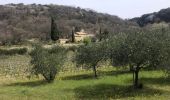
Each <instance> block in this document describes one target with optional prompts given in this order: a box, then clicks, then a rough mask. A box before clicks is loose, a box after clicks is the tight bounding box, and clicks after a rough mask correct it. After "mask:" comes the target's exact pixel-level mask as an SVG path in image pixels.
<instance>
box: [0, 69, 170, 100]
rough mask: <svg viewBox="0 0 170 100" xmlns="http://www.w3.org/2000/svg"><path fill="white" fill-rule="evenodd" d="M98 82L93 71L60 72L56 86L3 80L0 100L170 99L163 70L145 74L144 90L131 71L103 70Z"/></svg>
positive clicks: (141, 75)
mask: <svg viewBox="0 0 170 100" xmlns="http://www.w3.org/2000/svg"><path fill="white" fill-rule="evenodd" d="M99 75H100V77H99V78H98V79H94V78H93V77H92V76H93V74H92V72H91V71H87V72H85V71H84V72H77V73H75V72H74V73H71V72H70V73H60V74H59V75H58V77H57V79H56V80H55V82H54V83H50V84H48V83H46V82H44V81H42V80H41V79H31V80H28V79H24V80H23V79H13V78H1V79H0V100H82V99H84V100H94V99H95V100H106V99H107V100H108V99H110V100H111V99H120V100H127V99H129V100H134V99H135V100H169V99H170V80H169V79H166V78H165V77H164V72H162V71H142V72H141V73H140V80H141V81H140V82H142V83H144V88H143V89H142V90H134V89H133V88H132V87H131V84H132V75H131V73H128V72H122V71H115V69H113V70H111V68H109V69H108V71H107V70H106V69H105V71H103V70H100V71H99Z"/></svg>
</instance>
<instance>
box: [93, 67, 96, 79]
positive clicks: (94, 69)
mask: <svg viewBox="0 0 170 100" xmlns="http://www.w3.org/2000/svg"><path fill="white" fill-rule="evenodd" d="M93 71H94V77H95V78H97V71H96V66H93Z"/></svg>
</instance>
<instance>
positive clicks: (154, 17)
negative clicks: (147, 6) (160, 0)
mask: <svg viewBox="0 0 170 100" xmlns="http://www.w3.org/2000/svg"><path fill="white" fill-rule="evenodd" d="M131 21H134V22H137V23H138V24H139V25H140V26H145V25H147V24H149V23H151V24H153V23H160V22H166V23H169V22H170V8H167V9H162V10H160V11H159V12H154V13H149V14H144V15H142V16H141V17H136V18H133V19H131Z"/></svg>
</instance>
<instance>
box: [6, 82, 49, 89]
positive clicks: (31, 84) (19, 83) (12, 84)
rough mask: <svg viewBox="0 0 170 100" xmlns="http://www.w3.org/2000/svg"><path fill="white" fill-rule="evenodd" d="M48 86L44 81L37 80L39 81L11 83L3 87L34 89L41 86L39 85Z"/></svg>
mask: <svg viewBox="0 0 170 100" xmlns="http://www.w3.org/2000/svg"><path fill="white" fill-rule="evenodd" d="M46 84H49V83H48V82H46V81H44V80H39V81H31V82H17V83H11V84H7V85H5V86H27V87H36V86H41V85H46Z"/></svg>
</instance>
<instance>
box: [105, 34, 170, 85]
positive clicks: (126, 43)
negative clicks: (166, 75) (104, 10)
mask: <svg viewBox="0 0 170 100" xmlns="http://www.w3.org/2000/svg"><path fill="white" fill-rule="evenodd" d="M109 44H110V46H109V51H108V54H109V56H110V58H111V59H112V63H113V65H114V66H130V67H131V69H132V71H133V74H134V87H135V88H138V87H139V82H138V74H139V71H140V70H141V69H142V68H144V67H158V66H159V65H162V63H163V62H164V61H166V59H167V58H168V55H169V54H168V50H169V48H168V46H170V37H169V34H168V32H161V31H152V32H151V31H147V32H146V31H145V32H144V31H140V32H131V33H126V34H125V33H120V34H118V35H115V36H114V37H112V39H110V40H109Z"/></svg>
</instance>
